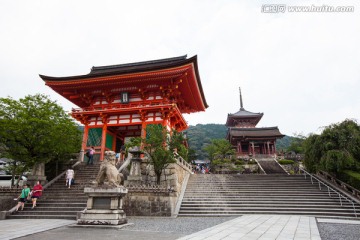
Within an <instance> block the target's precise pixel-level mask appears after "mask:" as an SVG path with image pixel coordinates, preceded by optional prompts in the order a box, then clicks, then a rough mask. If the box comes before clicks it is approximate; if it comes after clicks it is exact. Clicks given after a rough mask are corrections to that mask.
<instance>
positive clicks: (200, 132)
mask: <svg viewBox="0 0 360 240" xmlns="http://www.w3.org/2000/svg"><path fill="white" fill-rule="evenodd" d="M185 132H186V136H187V138H188V143H189V147H190V148H192V149H194V150H195V152H196V156H197V159H201V160H205V159H208V156H207V153H206V152H205V151H204V147H205V146H206V145H208V144H210V143H211V140H212V139H219V138H225V137H226V133H227V127H226V126H225V125H224V124H197V125H196V126H189V128H188V129H187V130H186V131H185ZM291 139H292V137H289V136H285V137H284V138H282V139H279V140H277V141H276V149H277V150H286V149H287V148H288V147H289V146H290V143H291Z"/></svg>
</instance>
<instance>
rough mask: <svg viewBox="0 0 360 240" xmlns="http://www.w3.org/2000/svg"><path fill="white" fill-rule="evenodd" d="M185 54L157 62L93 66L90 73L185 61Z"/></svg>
mask: <svg viewBox="0 0 360 240" xmlns="http://www.w3.org/2000/svg"><path fill="white" fill-rule="evenodd" d="M186 57H187V54H185V55H183V56H179V57H172V58H163V59H157V60H149V61H142V62H133V63H123V64H115V65H106V66H93V67H92V68H91V72H90V74H91V73H94V72H96V71H99V70H109V69H114V68H116V69H119V68H125V67H135V66H141V65H149V64H159V63H168V62H176V61H181V60H186Z"/></svg>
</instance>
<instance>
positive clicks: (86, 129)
mask: <svg viewBox="0 0 360 240" xmlns="http://www.w3.org/2000/svg"><path fill="white" fill-rule="evenodd" d="M88 137H89V126H88V125H85V127H84V135H83V140H82V144H81V149H82V150H85V149H86V144H87V140H88Z"/></svg>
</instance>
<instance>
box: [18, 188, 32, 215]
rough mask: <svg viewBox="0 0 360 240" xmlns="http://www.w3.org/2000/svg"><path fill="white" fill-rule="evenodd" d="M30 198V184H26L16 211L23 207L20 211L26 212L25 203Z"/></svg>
mask: <svg viewBox="0 0 360 240" xmlns="http://www.w3.org/2000/svg"><path fill="white" fill-rule="evenodd" d="M29 196H30V188H29V185H28V184H25V185H24V186H23V189H22V190H21V193H20V195H19V197H18V204H17V205H16V210H15V211H18V210H19V208H20V207H21V209H20V210H21V211H22V210H24V205H25V202H26V200H27V198H28V197H29Z"/></svg>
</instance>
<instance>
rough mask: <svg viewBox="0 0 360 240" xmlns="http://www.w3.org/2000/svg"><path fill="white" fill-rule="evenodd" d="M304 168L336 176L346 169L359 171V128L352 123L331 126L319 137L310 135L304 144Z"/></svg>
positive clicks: (349, 121)
mask: <svg viewBox="0 0 360 240" xmlns="http://www.w3.org/2000/svg"><path fill="white" fill-rule="evenodd" d="M304 148H305V166H306V168H307V169H308V170H309V171H311V172H314V171H316V170H318V169H322V170H325V171H328V172H331V173H334V174H335V175H337V174H338V173H340V172H342V171H343V170H346V169H359V165H360V164H359V162H358V161H359V159H360V158H359V157H360V126H359V125H358V124H357V123H356V122H355V121H354V120H349V119H346V120H345V121H343V122H341V123H338V124H332V125H330V126H327V127H325V128H324V130H323V132H322V133H321V135H310V136H309V137H308V138H307V139H306V140H305V142H304Z"/></svg>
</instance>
